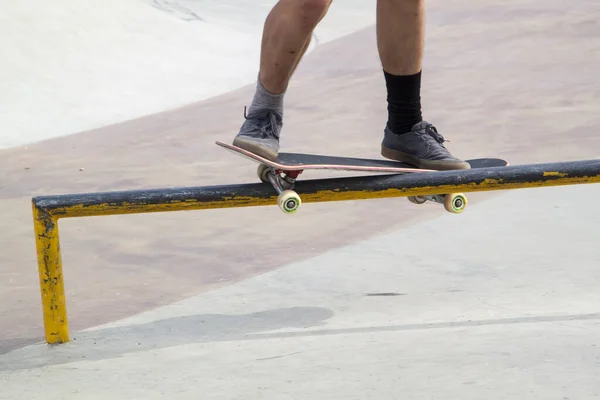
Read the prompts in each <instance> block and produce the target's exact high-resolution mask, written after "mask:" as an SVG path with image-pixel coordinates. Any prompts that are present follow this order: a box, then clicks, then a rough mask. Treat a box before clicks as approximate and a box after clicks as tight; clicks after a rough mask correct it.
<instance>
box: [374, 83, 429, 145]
mask: <svg viewBox="0 0 600 400" xmlns="http://www.w3.org/2000/svg"><path fill="white" fill-rule="evenodd" d="M383 74H384V75H385V84H386V86H387V101H388V126H389V127H390V129H391V130H392V132H394V133H395V134H397V135H401V134H403V133H408V132H409V131H410V129H411V128H412V127H413V125H414V124H416V123H418V122H421V121H422V120H423V117H422V116H421V71H419V72H418V73H416V74H415V75H404V76H398V75H391V74H388V73H387V72H386V71H383Z"/></svg>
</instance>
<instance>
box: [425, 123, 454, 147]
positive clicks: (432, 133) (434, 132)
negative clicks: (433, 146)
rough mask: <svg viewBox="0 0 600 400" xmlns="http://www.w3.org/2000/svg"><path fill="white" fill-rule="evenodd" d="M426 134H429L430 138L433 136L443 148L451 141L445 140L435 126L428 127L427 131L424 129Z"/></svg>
mask: <svg viewBox="0 0 600 400" xmlns="http://www.w3.org/2000/svg"><path fill="white" fill-rule="evenodd" d="M424 133H426V134H428V135H429V136H431V137H432V138H434V139H435V140H436V142H438V143H439V144H441V145H442V146H443V145H444V142H449V140H446V139H444V137H443V136H442V134H441V133H439V132H438V131H437V129H436V127H435V126H433V125H428V126H427V127H426V128H425V129H424Z"/></svg>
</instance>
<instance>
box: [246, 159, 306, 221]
mask: <svg viewBox="0 0 600 400" xmlns="http://www.w3.org/2000/svg"><path fill="white" fill-rule="evenodd" d="M256 173H257V174H258V177H259V178H260V180H261V181H263V182H264V183H270V184H271V185H273V188H274V189H275V190H276V191H277V193H278V194H279V196H278V197H277V205H278V206H279V208H280V209H281V211H283V212H284V213H286V214H292V213H295V212H296V211H298V208H300V205H301V204H302V200H300V196H298V193H296V192H294V190H293V189H294V185H295V183H296V178H298V175H300V174H301V173H302V171H288V172H287V173H285V175H284V176H281V174H282V173H283V171H280V170H277V169H275V168H272V167H270V166H268V165H265V164H260V165H259V166H258V169H257V171H256Z"/></svg>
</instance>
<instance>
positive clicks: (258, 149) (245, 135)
mask: <svg viewBox="0 0 600 400" xmlns="http://www.w3.org/2000/svg"><path fill="white" fill-rule="evenodd" d="M244 118H245V119H246V121H244V124H243V125H242V127H241V128H240V132H239V133H238V134H237V136H236V137H235V139H234V140H233V145H234V146H238V147H241V148H242V149H244V150H248V151H250V152H252V153H254V154H257V155H259V156H261V157H264V158H266V159H268V160H271V161H275V160H276V159H277V155H278V154H279V133H280V132H281V127H282V126H283V121H282V120H283V118H282V116H281V115H279V114H278V113H275V112H273V111H271V110H258V111H251V112H250V113H249V114H248V115H246V110H245V109H244Z"/></svg>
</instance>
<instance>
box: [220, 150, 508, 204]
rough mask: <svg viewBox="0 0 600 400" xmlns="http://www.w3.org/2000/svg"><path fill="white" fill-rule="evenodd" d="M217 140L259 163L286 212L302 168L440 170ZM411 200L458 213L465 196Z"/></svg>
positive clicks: (476, 162)
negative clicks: (268, 152) (271, 151)
mask: <svg viewBox="0 0 600 400" xmlns="http://www.w3.org/2000/svg"><path fill="white" fill-rule="evenodd" d="M216 144H217V145H218V146H221V147H223V148H225V149H227V150H229V151H231V152H233V153H234V154H237V155H239V156H242V157H245V158H247V159H249V160H251V161H254V162H256V163H258V164H259V165H258V169H257V175H258V178H259V179H260V180H261V181H262V182H264V183H270V184H271V185H272V186H273V188H274V189H275V190H276V191H277V193H278V194H279V197H278V198H277V204H278V206H279V208H280V209H281V210H282V211H283V212H284V213H286V214H292V213H295V212H296V211H298V209H299V208H300V205H301V204H302V200H301V199H300V196H299V195H298V193H296V192H295V191H294V190H293V189H294V185H295V183H296V179H297V178H298V176H299V175H300V174H301V173H302V172H303V171H304V170H311V169H312V170H317V169H324V170H339V171H360V172H373V173H394V174H414V173H428V172H440V171H437V170H430V169H420V168H417V167H415V166H413V165H411V164H407V163H403V162H398V161H391V160H376V159H367V158H353V157H339V156H327V155H318V154H305V153H279V155H278V157H277V160H276V161H271V160H269V159H266V158H264V157H261V156H259V155H257V154H254V153H252V152H250V151H248V150H244V149H242V148H240V147H237V146H234V145H231V144H227V143H223V142H219V141H217V142H216ZM467 162H468V163H469V164H470V165H471V168H473V169H474V168H491V167H506V166H508V165H509V163H508V161H506V160H503V159H500V158H476V159H472V160H467ZM408 200H409V201H410V202H411V203H413V204H424V203H426V202H427V201H431V202H435V203H440V204H443V205H444V208H445V209H446V211H448V212H450V213H453V214H458V213H461V212H463V211H464V209H465V207H466V206H467V197H466V196H465V195H464V194H463V193H451V194H445V195H431V196H409V197H408Z"/></svg>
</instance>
